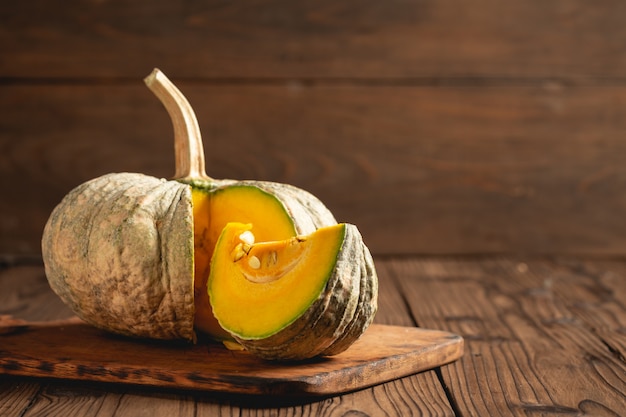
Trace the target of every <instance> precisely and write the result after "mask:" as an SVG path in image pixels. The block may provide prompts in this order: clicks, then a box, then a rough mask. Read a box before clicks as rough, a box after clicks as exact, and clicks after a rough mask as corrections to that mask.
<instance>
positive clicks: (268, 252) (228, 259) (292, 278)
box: [208, 223, 345, 339]
mask: <svg viewBox="0 0 626 417" xmlns="http://www.w3.org/2000/svg"><path fill="white" fill-rule="evenodd" d="M344 228H345V225H343V224H338V225H335V226H328V227H324V228H321V229H318V230H317V231H316V232H314V233H312V234H310V235H308V236H306V237H291V238H288V239H284V240H280V241H272V242H264V241H262V240H261V241H259V240H257V242H259V243H255V244H253V245H248V247H247V248H246V246H245V245H246V244H245V242H244V241H242V239H241V237H240V236H241V235H242V233H244V232H245V231H252V232H253V234H254V235H255V238H257V234H258V232H257V230H256V227H253V225H250V224H247V225H246V224H241V223H229V224H228V225H227V226H226V227H225V228H224V231H223V232H222V234H221V237H220V238H219V241H218V243H217V247H216V251H215V254H214V256H213V261H212V262H213V263H212V266H211V274H210V278H209V283H208V289H209V293H210V294H211V304H212V305H213V309H214V312H215V315H216V317H217V318H218V320H219V322H220V324H221V326H222V327H223V328H225V329H228V331H229V332H231V333H232V334H234V335H236V336H237V337H240V338H244V339H263V338H267V337H269V336H271V335H273V334H275V333H277V332H279V331H281V330H282V329H284V328H285V327H287V326H288V325H289V324H291V323H292V322H293V321H295V320H296V319H297V318H299V317H300V316H302V314H303V313H304V312H305V311H306V310H307V309H308V308H309V307H310V306H311V304H312V303H313V302H314V301H315V300H316V299H318V298H319V296H320V294H321V293H322V292H323V291H324V287H325V286H326V283H327V282H328V280H329V278H330V277H331V274H332V272H333V268H334V266H335V261H336V259H337V257H338V253H339V250H340V248H341V244H342V242H343V236H344ZM242 245H243V246H242Z"/></svg>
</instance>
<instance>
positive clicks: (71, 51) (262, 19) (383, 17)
mask: <svg viewBox="0 0 626 417" xmlns="http://www.w3.org/2000/svg"><path fill="white" fill-rule="evenodd" d="M625 7H626V5H625V4H624V2H622V1H620V0H602V1H597V2H594V3H593V5H591V4H589V3H588V2H587V1H585V0H556V1H550V2H519V1H497V0H477V1H473V2H471V3H461V4H459V3H458V2H450V1H434V0H430V1H429V0H421V1H404V0H389V1H385V2H380V1H368V2H362V1H361V2H356V1H348V2H346V1H344V2H341V3H340V4H338V3H337V2H334V1H318V2H310V3H309V2H291V1H285V0H273V1H262V2H260V1H257V2H252V3H251V2H246V4H245V5H244V4H239V3H237V2H224V1H218V0H212V1H200V0H195V1H184V2H183V1H176V2H166V1H158V2H157V1H150V0H137V1H134V2H132V3H123V4H122V3H120V2H111V1H107V2H89V3H88V2H84V1H80V0H68V1H66V2H64V7H62V8H60V7H56V6H55V5H52V4H50V3H49V2H46V1H41V0H28V1H20V2H11V3H10V4H9V3H7V4H6V5H4V6H3V7H2V10H1V11H0V21H2V23H3V24H2V27H1V28H0V45H2V49H3V58H4V59H2V60H1V61H0V76H1V77H26V78H76V77H86V78H93V77H97V78H111V77H131V78H136V77H138V76H141V75H143V74H144V73H145V72H146V71H149V70H150V69H151V68H152V67H153V66H161V67H162V68H163V69H164V70H165V71H168V72H171V73H173V74H176V75H177V76H181V77H183V76H184V77H210V78H219V79H224V78H226V79H229V78H230V79H232V78H253V79H258V78H271V79H273V78H314V79H317V78H380V79H390V78H396V77H401V78H422V77H424V78H426V79H432V78H440V77H443V78H458V77H469V78H472V77H478V78H481V77H504V78H529V77H539V78H545V77H570V78H571V77H579V78H586V77H597V78H603V77H617V78H620V79H621V78H623V74H624V72H625V69H626V55H625V54H624V53H623V45H624V44H625V43H626V27H625V26H624V25H623V19H622V17H623V16H624V14H625V13H626V9H625Z"/></svg>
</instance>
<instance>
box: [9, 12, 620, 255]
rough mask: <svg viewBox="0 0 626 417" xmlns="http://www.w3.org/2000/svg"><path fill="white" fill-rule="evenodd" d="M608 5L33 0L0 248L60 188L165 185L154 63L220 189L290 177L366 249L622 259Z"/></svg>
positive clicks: (12, 99) (19, 247)
mask: <svg viewBox="0 0 626 417" xmlns="http://www.w3.org/2000/svg"><path fill="white" fill-rule="evenodd" d="M625 17H626V2H624V1H622V0H600V1H595V2H593V3H590V2H588V1H586V0H554V1H549V2H545V1H538V0H537V1H524V2H521V1H516V0H504V1H503V0H475V1H472V2H459V1H445V0H444V1H441V0H413V1H407V0H386V1H358V2H357V1H342V2H337V1H325V0H324V1H315V2H313V1H304V2H293V1H284V0H265V1H251V2H233V1H217V0H210V1H199V0H186V1H164V0H134V1H122V0H110V1H107V0H68V1H65V2H63V3H62V5H61V4H59V3H58V2H57V3H55V2H48V1H44V0H25V1H19V2H17V1H14V2H6V3H4V4H3V6H2V8H0V214H1V215H0V254H1V255H2V256H4V257H8V258H11V257H18V258H22V257H27V258H38V257H39V256H40V248H39V241H40V237H41V232H42V228H43V225H44V223H45V221H46V219H47V217H48V215H49V213H50V211H51V210H52V208H53V207H54V206H55V205H56V204H57V203H58V202H59V201H60V199H61V198H62V197H63V195H65V193H67V192H68V191H69V190H70V189H71V188H73V187H75V186H76V185H78V184H79V183H81V182H83V181H86V180H88V179H90V178H93V177H96V176H99V175H102V174H104V173H108V172H117V171H131V172H144V173H146V174H150V175H155V176H159V177H168V176H171V175H172V174H173V145H172V138H173V136H172V128H171V124H170V121H169V118H168V116H167V114H166V112H165V110H164V109H163V108H162V106H161V104H160V103H159V102H158V101H157V100H156V98H155V97H154V96H153V95H152V93H151V92H150V91H149V90H148V89H147V88H146V87H145V86H144V85H143V81H142V79H143V77H145V76H146V75H148V73H150V71H151V70H152V69H153V67H159V68H161V69H162V70H163V71H164V72H165V73H166V74H167V75H168V76H169V77H170V78H171V79H172V80H173V81H174V82H175V83H176V84H177V85H178V86H179V87H180V89H181V90H182V91H183V92H184V93H185V95H186V96H187V97H188V99H189V100H190V102H191V103H192V105H193V106H194V108H195V110H196V113H197V116H198V119H199V121H200V125H201V130H202V132H203V137H204V141H205V151H206V157H207V165H208V173H209V174H210V175H212V176H213V177H216V178H225V177H227V178H241V179H243V178H256V179H263V180H271V181H279V182H288V183H292V184H295V185H297V186H300V187H302V188H305V189H307V190H309V191H311V192H313V193H314V194H316V195H317V196H318V197H320V198H321V199H322V200H323V201H324V202H325V203H326V204H327V205H328V206H329V208H330V209H331V210H333V212H334V213H335V214H336V216H337V218H338V219H339V220H341V221H346V222H351V223H355V224H357V225H358V226H359V228H360V229H361V232H362V233H363V235H364V237H365V240H366V242H367V243H368V245H369V246H370V248H371V249H372V251H373V252H374V254H375V255H387V254H391V255H402V254H427V255H428V254H430V255H432V254H435V255H437V254H525V255H554V254H567V255H572V254H574V255H576V254H590V255H594V256H621V255H623V254H624V253H625V252H626V219H625V216H624V213H625V209H626V163H624V159H625V157H626V25H625V24H624V22H625V20H624V18H625Z"/></svg>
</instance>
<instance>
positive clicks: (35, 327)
mask: <svg viewBox="0 0 626 417" xmlns="http://www.w3.org/2000/svg"><path fill="white" fill-rule="evenodd" d="M462 354H463V339H462V338H461V337H460V336H457V335H454V334H451V333H447V332H443V331H438V330H427V329H420V328H414V327H400V326H387V325H376V324H374V325H371V326H370V328H369V329H368V330H367V331H366V332H365V334H364V335H363V336H362V337H361V339H359V340H358V341H357V342H356V343H355V344H354V345H352V346H351V347H350V348H349V349H348V350H347V351H345V352H344V353H342V354H340V355H337V356H334V357H332V358H316V359H312V360H307V361H303V362H293V363H278V362H269V361H265V360H262V359H258V358H256V357H254V356H253V355H251V354H249V353H247V352H243V351H231V350H228V349H226V348H225V347H224V346H223V345H222V344H218V343H213V342H205V341H203V342H199V343H198V344H195V345H189V344H184V343H178V342H175V343H172V342H159V341H153V340H150V341H148V340H136V339H131V338H126V337H122V336H117V335H112V334H109V333H106V332H104V331H102V330H99V329H96V328H94V327H92V326H90V325H87V324H85V323H83V322H81V321H80V320H78V319H72V320H68V321H64V322H50V323H37V324H35V323H32V324H30V323H22V324H19V325H16V326H8V325H7V322H6V321H5V324H4V325H2V324H1V321H0V374H10V375H22V376H34V377H46V378H62V379H72V380H87V381H104V382H113V383H123V384H134V385H143V386H154V387H164V388H176V389H193V390H204V391H222V392H229V393H238V394H263V395H266V394H273V395H333V394H339V393H343V392H348V391H354V390H358V389H361V388H365V387H368V386H372V385H376V384H380V383H383V382H387V381H390V380H393V379H396V378H401V377H404V376H407V375H411V374H414V373H417V372H421V371H424V370H427V369H431V368H434V367H437V366H440V365H444V364H447V363H450V362H452V361H454V360H456V359H458V358H459V357H461V355H462Z"/></svg>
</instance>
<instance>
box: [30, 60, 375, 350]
mask: <svg viewBox="0 0 626 417" xmlns="http://www.w3.org/2000/svg"><path fill="white" fill-rule="evenodd" d="M145 82H146V85H147V86H148V87H149V88H150V89H151V90H152V91H153V92H154V94H155V95H156V96H157V97H158V98H159V99H160V101H161V102H162V103H163V105H164V106H165V108H166V110H167V111H168V113H169V115H170V117H171V119H172V123H173V126H174V139H175V156H176V172H175V175H174V177H173V178H172V179H170V180H165V179H159V178H155V177H152V176H148V175H144V174H138V173H112V174H106V175H103V176H101V177H98V178H95V179H92V180H90V181H87V182H85V183H83V184H81V185H79V186H77V187H76V188H74V189H73V190H71V191H70V192H69V193H68V194H67V195H66V196H65V197H64V198H63V200H62V201H61V202H60V203H59V205H58V206H57V207H55V208H54V210H53V211H52V213H51V215H50V218H49V219H48V222H47V223H46V226H45V228H44V232H43V237H42V256H43V260H44V265H45V271H46V276H47V278H48V282H49V284H50V286H51V288H52V289H53V290H54V291H55V292H56V293H57V294H58V295H59V296H60V298H61V299H62V300H63V301H64V302H65V303H66V304H67V305H68V306H69V307H70V308H72V310H73V311H74V312H75V313H76V314H77V315H78V316H79V317H81V318H82V319H83V320H85V321H87V322H88V323H91V324H92V325H94V326H97V327H100V328H102V329H105V330H107V331H110V332H114V333H119V334H123V335H129V336H134V337H147V338H155V339H186V340H190V341H195V340H196V331H200V332H202V333H206V334H208V335H210V336H211V337H212V338H214V339H217V340H225V341H228V340H232V339H236V340H237V341H239V342H240V343H242V345H243V346H244V347H245V348H246V349H248V350H250V351H251V352H253V353H257V354H258V355H259V356H262V357H267V358H272V359H284V358H304V357H311V356H315V355H318V354H324V355H326V354H334V353H338V352H339V351H341V350H343V349H345V348H347V347H348V346H349V345H350V344H351V343H352V342H354V341H355V340H356V339H357V338H358V337H359V336H360V335H361V334H362V333H363V332H364V331H365V329H366V328H367V326H368V325H369V323H370V322H371V321H372V318H373V316H374V314H375V312H376V297H377V278H376V272H375V269H374V266H373V261H372V260H371V255H370V253H369V250H368V249H367V247H366V246H365V244H364V243H363V239H362V237H361V235H360V234H359V233H358V230H357V229H356V227H355V226H353V225H348V224H338V223H337V221H336V220H335V218H334V216H333V214H332V213H331V212H330V211H329V210H328V209H327V208H326V206H324V204H323V203H322V202H321V201H320V200H319V199H317V198H316V197H315V196H313V195H312V194H310V193H308V192H307V191H304V190H302V189H300V188H297V187H295V186H291V185H288V184H280V183H274V182H268V181H254V180H245V181H242V180H231V179H213V178H211V177H209V176H207V175H206V173H205V166H204V151H203V146H202V139H201V136H200V130H199V127H198V123H197V120H196V116H195V114H194V112H193V109H192V108H191V106H190V105H189V103H188V102H187V100H186V99H185V97H184V96H183V95H182V93H181V92H180V91H179V90H178V89H177V88H176V87H175V86H174V85H173V84H172V83H171V82H170V81H169V80H168V79H167V77H165V75H164V74H163V73H162V72H160V71H159V70H158V69H155V70H154V71H153V72H152V73H151V74H150V75H149V76H148V77H146V79H145ZM242 225H245V226H242ZM243 229H245V230H243ZM244 232H247V233H244ZM233 233H235V234H237V236H238V237H237V238H238V239H240V238H239V236H241V235H242V234H243V236H248V237H249V236H254V240H255V242H251V241H250V240H248V241H247V243H246V242H245V241H241V242H240V243H242V246H240V247H239V249H240V250H241V248H242V247H243V244H244V243H245V249H246V251H247V252H249V253H247V252H245V251H244V256H242V258H241V259H243V258H245V259H246V260H247V261H246V262H248V261H249V262H248V263H247V264H246V265H248V266H249V267H250V262H252V264H253V266H254V262H255V261H250V260H251V259H257V260H260V259H261V258H262V257H263V256H265V255H266V254H265V252H263V251H265V250H268V249H267V248H275V251H274V252H273V253H275V254H280V255H281V256H280V260H281V262H279V263H277V264H276V265H278V266H275V267H274V268H271V269H267V266H263V268H260V270H261V271H264V272H265V273H266V275H267V276H268V277H269V278H268V279H267V280H268V281H269V282H254V281H255V279H252V280H246V282H248V283H249V284H250V285H249V287H251V288H254V290H252V291H249V292H247V294H246V295H245V297H247V299H248V300H254V304H255V305H257V306H261V305H265V306H266V307H265V310H266V311H267V312H269V313H268V314H270V313H271V311H272V309H274V310H276V311H275V313H276V315H277V316H276V317H278V316H280V319H277V320H276V321H274V322H273V325H268V326H269V327H267V326H266V327H265V328H264V330H263V331H262V332H261V333H259V332H257V333H254V332H252V333H253V334H252V333H246V332H244V333H242V332H241V331H239V330H237V329H236V328H233V327H232V326H231V324H230V322H229V318H228V317H229V315H230V314H231V313H232V312H236V311H238V312H240V313H241V315H243V316H247V320H248V325H249V326H252V327H251V329H254V326H255V325H256V324H255V317H254V314H255V312H254V311H250V312H249V313H246V311H247V309H246V308H244V306H242V305H240V304H237V301H236V300H238V298H237V297H241V296H243V295H242V294H237V293H236V292H235V293H233V292H232V291H225V292H224V291H222V290H220V288H224V287H223V283H224V282H227V281H228V280H229V278H228V277H232V276H233V275H232V274H233V270H232V268H233V265H230V264H229V263H228V262H227V261H230V263H234V264H235V267H239V266H240V265H243V264H242V263H241V262H234V261H233V258H232V252H233V250H234V248H232V247H231V244H230V243H227V242H230V241H229V240H228V239H230V237H232V234H233ZM229 236H230V237H229ZM244 240H245V238H244ZM263 242H265V243H263ZM235 246H237V245H235ZM292 247H293V248H292ZM289 248H292V249H289ZM297 248H300V249H298V250H299V252H298V251H297V250H296V252H293V253H292V250H295V249H297ZM257 251H261V252H263V253H264V255H262V256H261V258H259V256H258V255H254V254H255V253H257ZM322 253H323V257H322V258H319V257H318V255H320V254H322ZM259 254H260V252H259ZM255 256H256V258H255ZM241 259H240V260H239V261H241ZM263 259H266V258H263ZM283 259H286V260H288V261H287V262H291V263H290V264H289V266H288V267H287V266H285V265H287V264H285V263H282V262H283ZM214 265H219V267H217V268H215V267H214ZM259 266H261V265H259ZM283 267H284V268H283ZM281 268H283V269H281ZM285 268H286V269H289V270H290V273H289V274H286V275H285V276H286V277H287V278H289V280H294V279H300V280H302V282H307V283H308V284H307V285H308V286H306V288H308V289H307V290H303V289H302V288H299V287H298V286H295V287H294V286H293V285H287V284H286V282H287V280H286V279H284V277H283V272H284V271H285ZM261 271H257V272H261ZM249 272H250V271H249ZM253 275H254V276H255V277H258V276H260V275H259V274H258V273H257V274H253ZM253 275H250V276H253ZM296 276H297V277H301V278H297V277H296ZM209 277H211V283H212V286H211V291H209V288H208V282H209ZM294 277H296V278H294ZM238 278H240V277H238ZM224 280H226V281H224ZM257 281H258V279H257ZM261 281H263V280H261ZM268 286H271V287H274V288H275V289H274V296H276V297H283V298H284V299H285V300H290V299H294V304H297V306H294V307H293V308H292V309H290V310H289V312H287V311H285V312H279V311H278V310H282V307H278V306H272V303H271V302H269V300H266V299H265V291H264V290H263V289H262V288H266V287H268ZM246 291H247V290H246ZM294 291H295V292H297V293H298V294H299V295H298V297H296V298H297V303H296V302H295V298H294V297H292V294H291V293H292V292H294ZM209 292H212V295H210V294H209ZM212 304H213V307H212ZM214 308H215V309H216V311H218V310H219V311H224V313H220V322H218V320H217V319H216V317H215V315H214V314H213V309H214ZM288 323H289V324H288ZM287 324H288V325H287ZM333 329H334V330H333ZM250 334H252V339H251V340H248V339H249V337H248V336H250ZM317 337H320V341H319V342H317V345H318V347H317V348H314V349H310V348H309V347H308V346H307V347H305V346H303V344H306V345H310V344H312V341H313V340H314V339H315V340H317V339H316V338H317ZM285 340H287V341H289V342H288V343H287V342H285ZM298 340H300V342H298ZM322 345H323V346H324V347H323V348H321V347H319V346H322ZM265 352H268V353H265Z"/></svg>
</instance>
